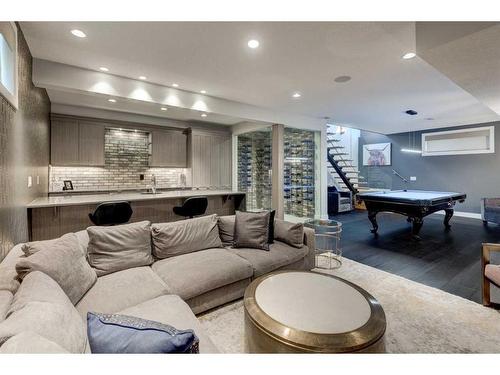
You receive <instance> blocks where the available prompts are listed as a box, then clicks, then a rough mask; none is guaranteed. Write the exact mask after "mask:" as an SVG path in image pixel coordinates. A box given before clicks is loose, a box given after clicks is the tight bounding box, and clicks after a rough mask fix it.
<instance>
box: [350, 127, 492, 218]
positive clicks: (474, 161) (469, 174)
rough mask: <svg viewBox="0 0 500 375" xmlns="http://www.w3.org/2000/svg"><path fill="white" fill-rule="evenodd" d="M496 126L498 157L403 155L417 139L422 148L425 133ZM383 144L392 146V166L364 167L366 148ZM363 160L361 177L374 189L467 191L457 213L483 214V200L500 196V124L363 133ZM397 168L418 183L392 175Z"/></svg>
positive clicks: (360, 146)
mask: <svg viewBox="0 0 500 375" xmlns="http://www.w3.org/2000/svg"><path fill="white" fill-rule="evenodd" d="M492 125H494V126H495V150H496V152H495V153H494V154H475V155H474V154H472V155H443V156H425V157H423V156H421V155H419V154H413V153H405V152H401V148H411V140H412V139H414V140H415V148H418V149H421V134H422V133H430V132H434V131H440V130H453V129H464V128H471V127H479V126H492ZM383 142H391V143H392V165H391V166H386V167H365V166H362V165H361V164H362V160H363V155H362V152H363V151H362V149H363V145H365V144H370V143H383ZM409 146H410V147H409ZM359 160H360V166H359V168H360V172H361V175H362V176H363V177H365V178H366V180H367V181H368V183H369V186H370V187H376V188H386V189H421V190H439V191H454V192H464V193H466V194H467V199H466V201H465V202H464V203H462V204H460V203H457V205H456V206H455V210H456V211H463V212H472V213H480V212H481V210H480V199H481V198H482V197H500V122H492V123H485V124H477V125H471V126H461V127H456V128H446V129H433V130H427V131H418V132H413V133H399V134H391V135H383V134H378V133H372V132H366V131H361V135H360V139H359ZM393 169H395V170H396V171H397V172H398V173H400V174H401V175H403V176H404V177H405V178H407V179H408V180H410V176H415V177H417V180H416V181H415V182H408V183H405V182H403V181H402V180H401V179H400V178H398V177H397V176H395V175H394V174H393V173H392V170H393Z"/></svg>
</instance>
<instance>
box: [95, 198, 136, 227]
mask: <svg viewBox="0 0 500 375" xmlns="http://www.w3.org/2000/svg"><path fill="white" fill-rule="evenodd" d="M133 212H134V211H132V207H130V203H129V202H126V201H120V202H103V203H101V204H100V205H98V206H97V208H96V209H95V211H94V213H93V214H89V218H90V221H92V223H94V224H95V225H99V226H104V225H118V224H125V223H127V222H128V221H129V220H130V217H131V216H132V213H133Z"/></svg>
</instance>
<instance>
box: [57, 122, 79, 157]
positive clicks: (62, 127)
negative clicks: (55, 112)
mask: <svg viewBox="0 0 500 375" xmlns="http://www.w3.org/2000/svg"><path fill="white" fill-rule="evenodd" d="M78 137H79V127H78V121H77V120H71V119H52V123H51V131H50V139H51V140H50V162H51V164H52V165H78V164H79V163H78V162H79V155H78V147H79V141H78Z"/></svg>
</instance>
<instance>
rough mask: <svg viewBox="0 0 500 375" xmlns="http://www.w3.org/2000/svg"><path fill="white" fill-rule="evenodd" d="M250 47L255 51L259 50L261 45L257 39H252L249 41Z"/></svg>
mask: <svg viewBox="0 0 500 375" xmlns="http://www.w3.org/2000/svg"><path fill="white" fill-rule="evenodd" d="M247 45H248V47H250V48H251V49H255V48H258V47H259V45H260V43H259V41H258V40H257V39H251V40H249V41H248V43H247Z"/></svg>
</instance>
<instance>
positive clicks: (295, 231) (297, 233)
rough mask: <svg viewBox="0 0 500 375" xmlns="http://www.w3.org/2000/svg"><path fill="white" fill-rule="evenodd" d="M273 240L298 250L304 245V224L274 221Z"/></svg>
mask: <svg viewBox="0 0 500 375" xmlns="http://www.w3.org/2000/svg"><path fill="white" fill-rule="evenodd" d="M274 238H275V239H277V240H278V241H281V242H285V243H287V244H289V245H291V246H293V247H297V248H300V247H302V246H303V245H304V224H302V223H290V222H288V221H284V220H279V219H276V220H275V221H274Z"/></svg>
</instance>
